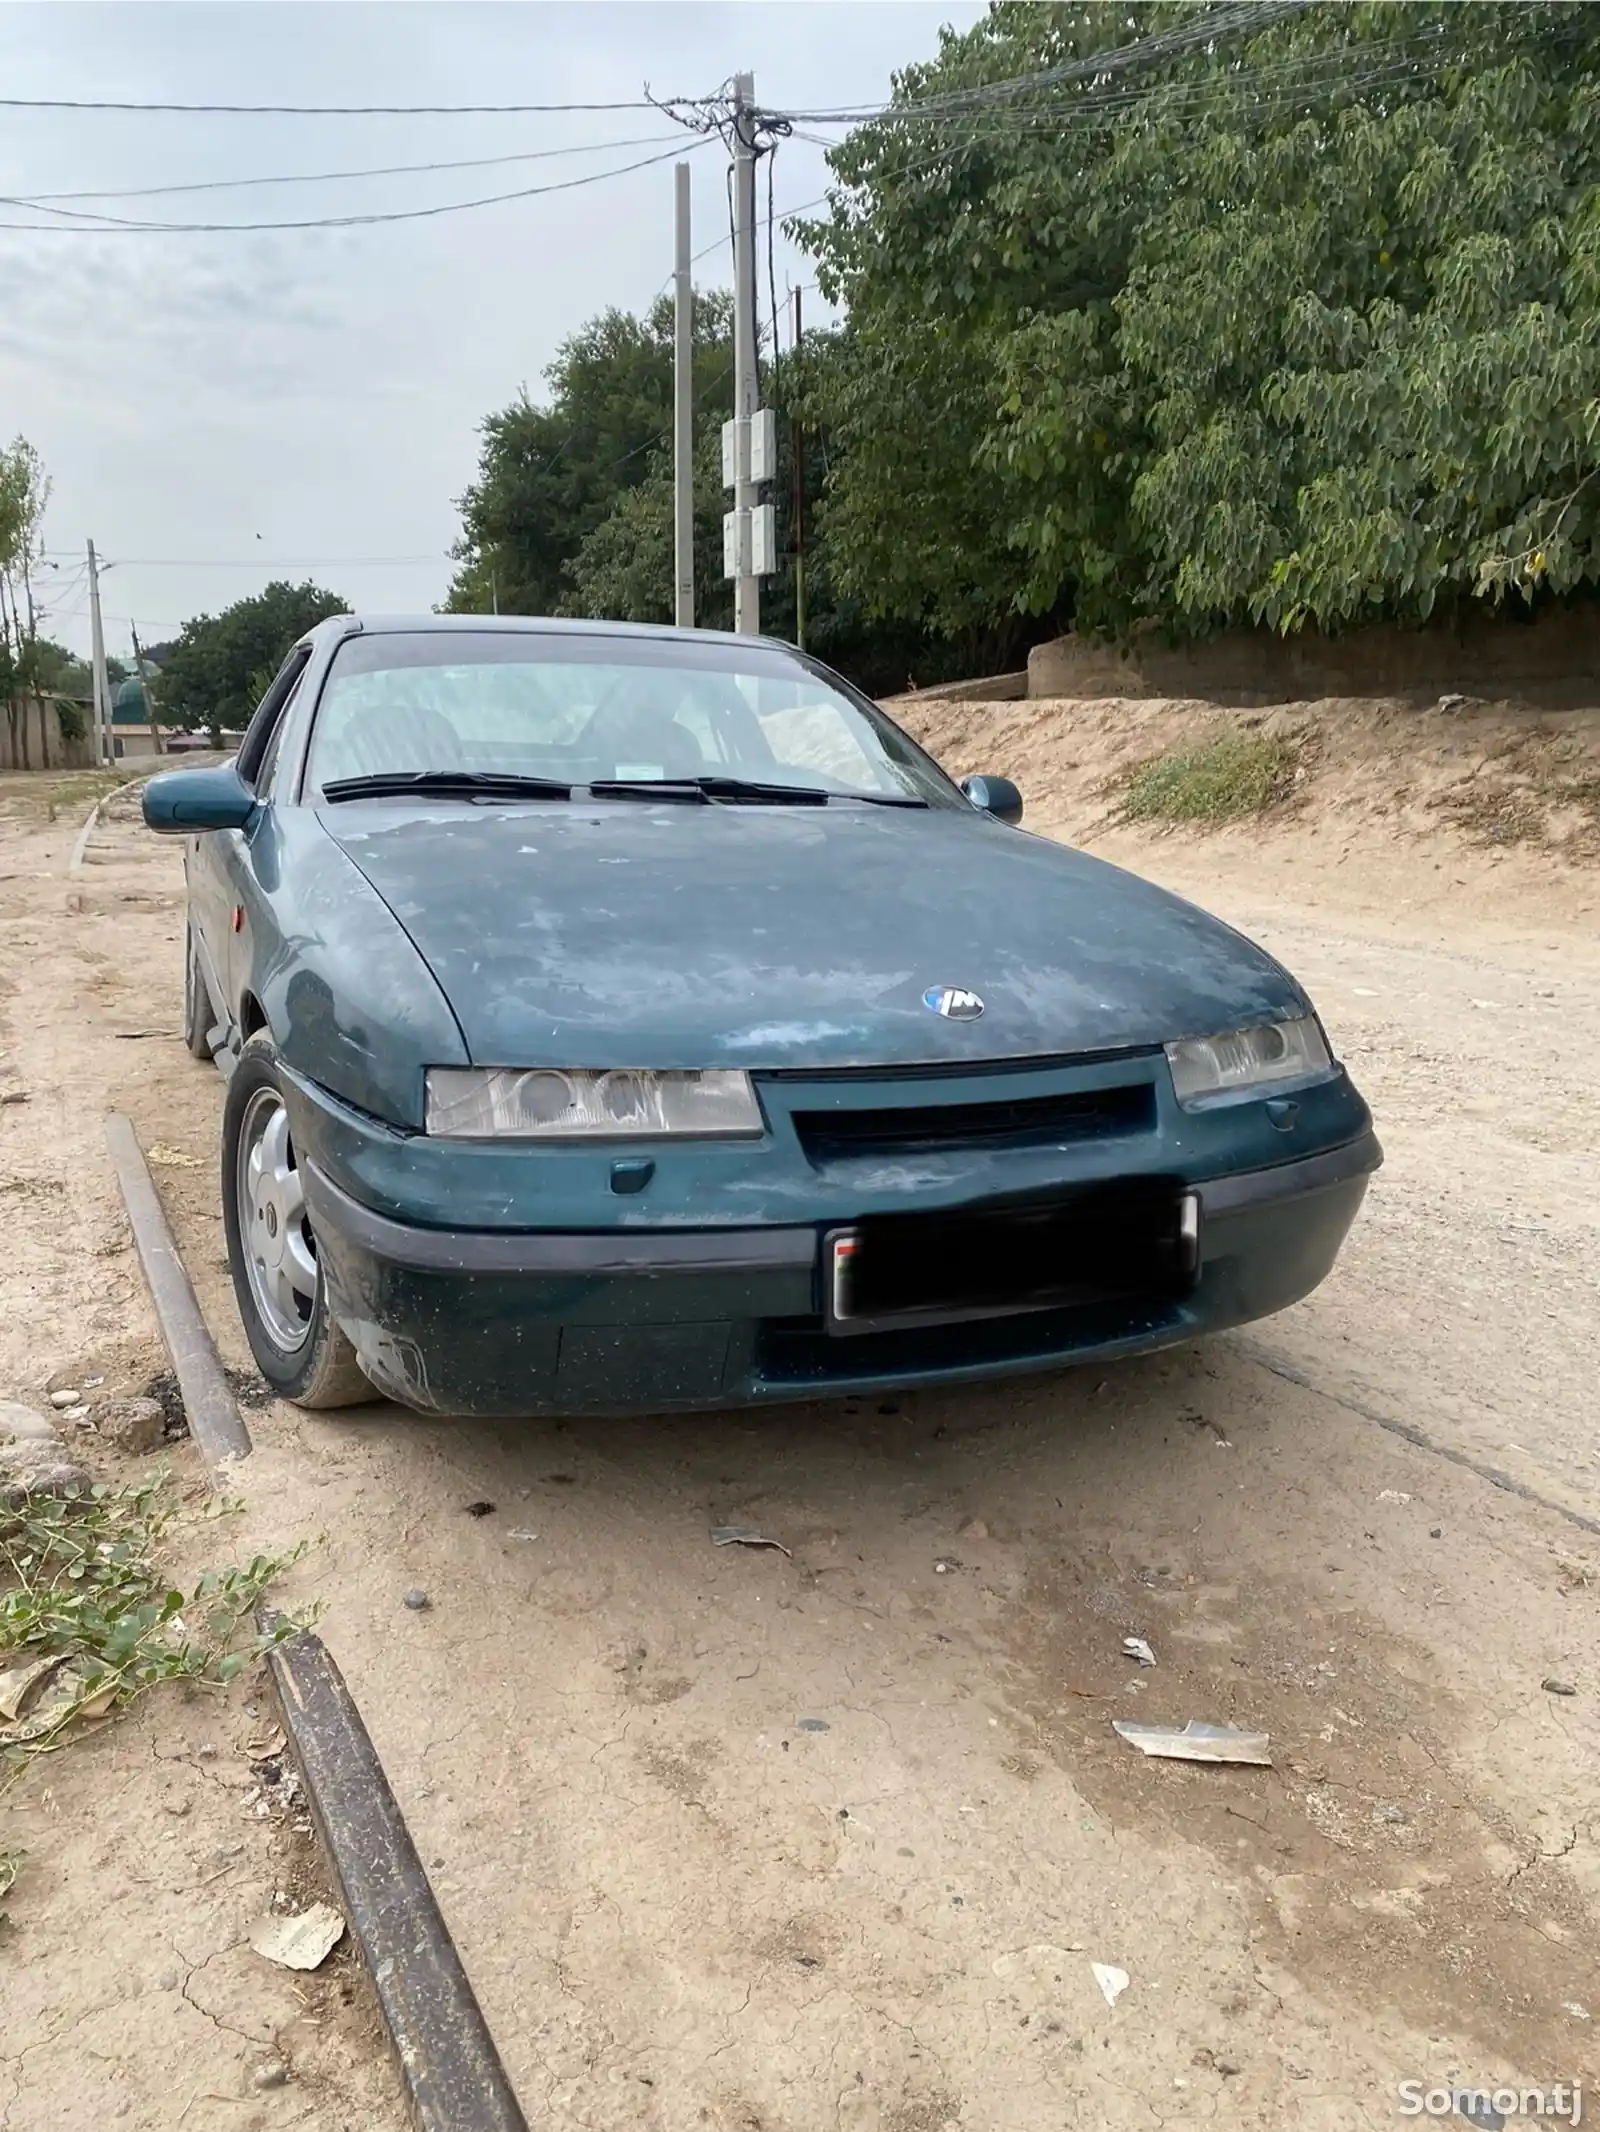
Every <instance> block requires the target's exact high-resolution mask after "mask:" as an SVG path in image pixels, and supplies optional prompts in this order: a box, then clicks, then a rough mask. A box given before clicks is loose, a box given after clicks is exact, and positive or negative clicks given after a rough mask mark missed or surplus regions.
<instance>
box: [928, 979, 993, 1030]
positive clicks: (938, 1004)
mask: <svg viewBox="0 0 1600 2132" xmlns="http://www.w3.org/2000/svg"><path fill="white" fill-rule="evenodd" d="M922 1004H923V1005H924V1006H925V1007H926V1008H927V1010H928V1012H929V1013H930V1014H942V1015H943V1016H944V1018H945V1020H946V1021H949V1022H975V1021H976V1020H977V1019H978V1016H979V1015H980V1014H981V1013H982V1012H983V1001H982V1000H981V999H979V997H978V995H977V993H976V992H964V991H963V990H962V988H961V987H960V985H935V986H934V987H933V988H932V990H931V991H928V992H924V993H923V995H922Z"/></svg>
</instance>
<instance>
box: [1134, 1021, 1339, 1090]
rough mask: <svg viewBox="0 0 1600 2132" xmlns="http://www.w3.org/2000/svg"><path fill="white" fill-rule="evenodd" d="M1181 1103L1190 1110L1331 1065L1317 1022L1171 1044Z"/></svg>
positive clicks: (1261, 1024)
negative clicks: (1207, 1102)
mask: <svg viewBox="0 0 1600 2132" xmlns="http://www.w3.org/2000/svg"><path fill="white" fill-rule="evenodd" d="M1166 1051H1167V1063H1168V1065H1169V1066H1170V1067H1171V1068H1172V1085H1173V1087H1174V1089H1175V1090H1176V1091H1177V1096H1178V1101H1179V1102H1180V1103H1181V1104H1183V1106H1184V1107H1185V1109H1188V1110H1192V1109H1194V1107H1195V1106H1196V1105H1197V1104H1204V1103H1205V1102H1206V1100H1207V1099H1208V1098H1218V1097H1222V1096H1231V1095H1245V1094H1248V1093H1251V1092H1253V1091H1254V1090H1255V1089H1257V1088H1263V1087H1267V1086H1270V1084H1271V1083H1272V1082H1274V1081H1303V1080H1307V1079H1309V1078H1310V1077H1311V1076H1312V1075H1314V1074H1319V1073H1326V1072H1327V1071H1328V1069H1329V1068H1330V1067H1331V1065H1332V1064H1333V1061H1332V1060H1331V1059H1330V1058H1329V1056H1328V1045H1327V1039H1326V1038H1325V1037H1324V1036H1323V1034H1322V1031H1321V1029H1320V1028H1319V1027H1318V1025H1317V1022H1316V1018H1315V1017H1314V1016H1313V1015H1310V1014H1307V1015H1304V1016H1302V1017H1301V1019H1300V1020H1299V1021H1293V1022H1258V1023H1257V1024H1256V1026H1255V1027H1254V1028H1252V1029H1232V1030H1230V1031H1229V1032H1228V1034H1227V1035H1226V1036H1189V1037H1185V1038H1184V1039H1183V1041H1182V1042H1181V1043H1178V1044H1168V1045H1167V1047H1166Z"/></svg>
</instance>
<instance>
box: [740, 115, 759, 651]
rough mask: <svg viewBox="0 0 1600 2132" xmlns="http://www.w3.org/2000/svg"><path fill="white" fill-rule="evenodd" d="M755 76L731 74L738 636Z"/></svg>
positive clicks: (747, 553)
mask: <svg viewBox="0 0 1600 2132" xmlns="http://www.w3.org/2000/svg"><path fill="white" fill-rule="evenodd" d="M755 95H756V80H755V76H754V75H753V74H736V75H735V76H734V78H733V417H734V423H735V430H734V450H735V463H734V485H733V509H734V518H735V527H736V539H737V542H738V547H737V552H736V556H735V570H734V573H733V577H734V586H733V626H734V628H735V629H736V630H737V631H738V632H739V634H740V635H741V636H750V637H756V636H759V635H760V634H761V580H760V579H759V578H758V577H757V576H756V574H755V567H754V565H755V558H754V556H753V555H752V554H751V547H752V540H751V535H752V531H753V526H754V520H755V514H756V511H757V509H758V508H759V506H760V503H761V490H760V487H759V485H758V484H757V482H756V481H755V480H754V479H753V478H752V470H751V464H750V459H751V448H752V444H753V441H754V440H753V438H752V436H751V431H752V429H753V428H754V425H755V413H756V408H757V406H758V404H759V403H760V399H761V379H760V375H759V373H758V372H757V369H756V142H755V113H754V110H753V108H752V107H753V105H754V103H755Z"/></svg>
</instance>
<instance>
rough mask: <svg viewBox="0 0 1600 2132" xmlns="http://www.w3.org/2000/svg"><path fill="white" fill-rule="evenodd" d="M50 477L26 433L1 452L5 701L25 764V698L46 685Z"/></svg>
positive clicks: (1, 681) (0, 636)
mask: <svg viewBox="0 0 1600 2132" xmlns="http://www.w3.org/2000/svg"><path fill="white" fill-rule="evenodd" d="M49 501H50V482H49V479H48V477H47V476H46V474H45V471H44V467H43V464H42V463H41V461H40V458H39V454H38V453H37V452H36V451H35V450H34V448H33V446H32V445H31V444H30V443H29V442H28V441H27V439H26V438H25V437H18V438H17V439H16V441H15V442H14V443H13V444H12V445H11V446H10V448H9V450H5V451H0V705H3V706H4V708H5V713H6V718H7V722H8V724H9V726H10V739H11V756H12V760H13V762H17V763H20V764H21V765H22V766H23V767H26V762H27V757H26V741H25V737H24V736H25V734H26V731H27V727H26V722H25V719H24V715H23V707H24V699H25V698H26V697H29V696H37V695H38V694H39V692H40V689H41V687H42V686H43V678H42V675H43V666H44V661H43V659H42V656H41V646H42V644H43V642H44V640H43V639H42V638H41V637H40V635H39V620H38V615H37V612H36V610H35V606H34V597H33V587H34V580H35V578H36V577H37V575H38V572H39V568H40V564H41V561H42V559H43V550H42V545H41V544H42V541H43V537H44V514H45V507H46V506H47V504H48V503H49Z"/></svg>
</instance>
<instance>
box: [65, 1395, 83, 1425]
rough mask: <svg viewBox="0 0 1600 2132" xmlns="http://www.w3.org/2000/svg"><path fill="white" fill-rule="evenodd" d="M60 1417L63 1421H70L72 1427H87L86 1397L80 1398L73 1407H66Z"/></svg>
mask: <svg viewBox="0 0 1600 2132" xmlns="http://www.w3.org/2000/svg"><path fill="white" fill-rule="evenodd" d="M61 1418H62V1420H63V1421H70V1422H71V1423H72V1425H73V1426H74V1428H78V1429H82V1428H86V1427H88V1425H89V1402H88V1401H87V1400H86V1399H80V1400H79V1401H78V1404H77V1405H76V1406H75V1407H68V1408H67V1410H66V1412H65V1413H64V1414H63V1415H62V1417H61Z"/></svg>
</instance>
